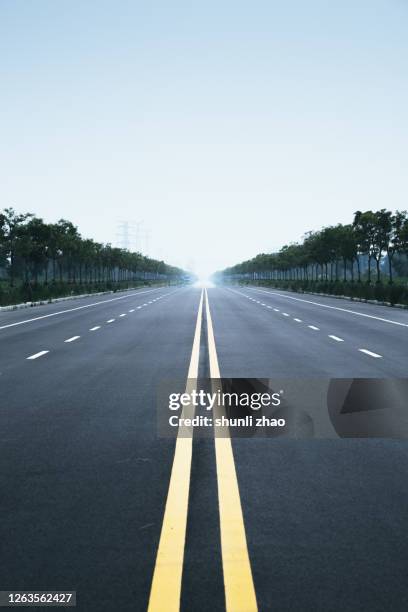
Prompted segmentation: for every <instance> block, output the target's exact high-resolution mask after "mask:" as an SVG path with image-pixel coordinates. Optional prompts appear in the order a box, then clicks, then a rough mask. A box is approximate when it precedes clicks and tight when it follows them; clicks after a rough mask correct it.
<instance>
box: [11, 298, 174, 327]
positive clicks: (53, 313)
mask: <svg viewBox="0 0 408 612" xmlns="http://www.w3.org/2000/svg"><path fill="white" fill-rule="evenodd" d="M152 291H158V289H148V290H147V291H139V292H137V293H130V294H129V295H121V296H120V297H116V298H112V299H109V300H102V301H101V302H94V303H93V304H85V305H84V306H77V307H75V308H67V309H66V310H60V311H58V312H50V313H49V314H46V315H41V316H39V317H34V318H33V319H25V320H24V321H17V322H16V323H8V324H7V325H1V326H0V330H1V329H7V328H8V327H16V326H17V325H24V324H25V323H32V322H33V321H40V320H41V319H48V318H49V317H56V316H58V315H62V314H65V313H67V312H74V311H76V310H83V309H84V308H92V307H93V306H99V305H100V304H108V303H109V302H116V301H117V300H124V299H126V298H130V297H135V296H138V295H142V294H143V293H151V292H152ZM175 291H177V289H176V290H175ZM175 291H171V292H170V293H168V294H166V295H171V294H172V293H175Z"/></svg>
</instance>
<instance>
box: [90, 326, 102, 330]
mask: <svg viewBox="0 0 408 612" xmlns="http://www.w3.org/2000/svg"><path fill="white" fill-rule="evenodd" d="M97 329H101V326H100V325H95V327H91V329H90V330H89V331H96V330H97Z"/></svg>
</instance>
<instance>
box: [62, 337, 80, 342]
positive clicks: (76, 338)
mask: <svg viewBox="0 0 408 612" xmlns="http://www.w3.org/2000/svg"><path fill="white" fill-rule="evenodd" d="M80 337H81V336H72V338H68V340H64V342H74V341H75V340H78V339H79V338H80Z"/></svg>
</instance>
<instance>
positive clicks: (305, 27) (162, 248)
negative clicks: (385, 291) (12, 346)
mask: <svg viewBox="0 0 408 612" xmlns="http://www.w3.org/2000/svg"><path fill="white" fill-rule="evenodd" d="M192 4H193V3H190V2H176V3H169V2H163V1H162V2H152V3H138V2H133V1H132V2H130V1H129V2H124V1H118V2H103V1H101V0H94V1H88V2H86V3H80V2H74V3H73V2H72V1H71V0H70V1H67V0H60V1H59V2H54V1H52V0H48V1H47V0H42V1H41V2H31V3H27V2H23V1H22V0H3V1H2V2H1V4H0V57H1V60H0V71H1V72H0V74H1V77H0V78H1V84H2V87H1V89H2V95H1V97H0V116H1V128H0V130H1V131H0V137H1V147H0V208H3V207H4V206H10V205H11V206H14V207H15V208H16V209H17V210H19V211H31V212H35V213H36V214H38V215H39V216H42V217H43V218H44V219H45V220H46V221H56V220H57V219H59V218H61V217H64V218H67V219H69V220H71V221H73V222H74V223H75V224H77V225H78V226H79V229H80V231H81V233H82V234H83V235H84V236H87V237H92V238H94V239H96V240H99V241H104V242H112V243H114V244H116V243H117V240H118V237H117V231H118V229H117V226H118V224H119V222H120V221H123V220H128V221H130V222H131V221H135V222H137V221H143V222H144V223H143V228H144V229H150V230H151V236H150V240H149V253H148V254H149V255H151V256H153V257H158V258H163V259H165V260H166V261H167V262H169V263H173V264H175V265H179V266H182V267H187V266H191V267H193V268H194V270H195V271H196V272H197V273H199V274H201V275H205V274H208V273H210V272H213V271H214V270H216V269H220V268H223V267H225V266H227V265H230V264H233V263H236V262H238V261H241V260H243V259H247V258H249V257H252V256H254V255H255V254H256V253H258V252H262V251H263V252H268V251H271V250H275V249H278V248H280V247H281V246H282V245H284V244H285V243H289V242H292V241H296V240H298V239H300V238H301V236H302V234H304V232H306V231H308V230H311V229H318V228H320V227H321V226H323V225H330V224H335V223H338V222H344V223H346V222H349V221H351V219H352V214H353V212H354V211H355V210H357V209H363V210H364V209H367V208H373V209H378V208H381V207H387V208H391V209H396V208H407V207H408V198H407V192H408V176H407V173H406V168H407V167H408V147H407V141H408V138H407V137H408V120H407V113H406V109H407V108H408V79H407V74H408V38H407V36H406V31H407V22H408V6H407V4H406V3H404V2H401V1H399V0H398V1H397V0H395V1H394V0H390V1H388V2H383V1H379V0H361V1H360V2H358V3H356V2H352V1H350V0H346V1H344V2H342V3H337V4H335V3H328V2H323V1H316V0H315V1H313V0H312V1H311V2H307V3H306V2H304V1H303V0H296V1H294V2H291V3H282V2H270V1H268V2H256V1H255V2H252V3H250V4H248V3H243V2H223V3H221V4H220V3H218V2H206V3H203V4H201V5H198V4H197V3H195V4H196V6H192ZM141 244H142V246H144V247H146V243H143V242H142V243H141Z"/></svg>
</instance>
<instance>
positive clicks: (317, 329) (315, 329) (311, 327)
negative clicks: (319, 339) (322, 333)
mask: <svg viewBox="0 0 408 612" xmlns="http://www.w3.org/2000/svg"><path fill="white" fill-rule="evenodd" d="M308 327H309V328H310V329H313V330H314V331H319V330H320V328H319V327H316V326H315V325H308Z"/></svg>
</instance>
